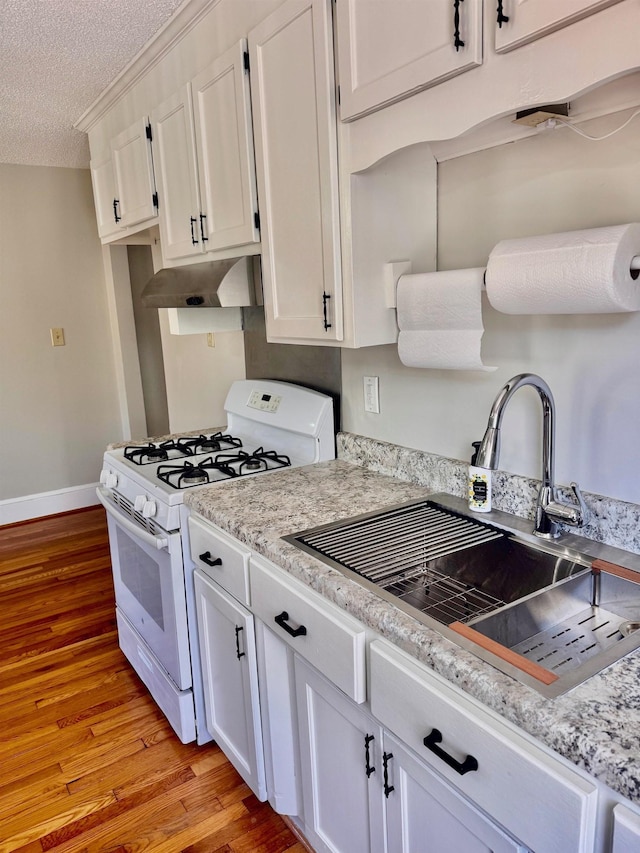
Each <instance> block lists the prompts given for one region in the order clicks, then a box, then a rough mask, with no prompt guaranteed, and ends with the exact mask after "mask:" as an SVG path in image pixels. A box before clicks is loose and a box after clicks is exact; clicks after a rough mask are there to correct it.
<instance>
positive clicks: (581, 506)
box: [571, 483, 589, 527]
mask: <svg viewBox="0 0 640 853" xmlns="http://www.w3.org/2000/svg"><path fill="white" fill-rule="evenodd" d="M571 491H572V492H573V494H574V495H575V498H576V501H577V504H578V507H577V509H578V510H579V513H578V516H579V518H578V522H577V525H576V526H577V527H582V525H583V524H586V523H587V520H588V518H589V510H588V509H587V505H586V503H585V502H584V498H583V497H582V492H581V491H580V486H579V485H578V484H577V483H571Z"/></svg>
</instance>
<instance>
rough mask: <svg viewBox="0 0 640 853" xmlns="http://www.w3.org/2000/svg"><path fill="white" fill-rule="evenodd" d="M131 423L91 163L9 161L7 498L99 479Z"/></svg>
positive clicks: (4, 320)
mask: <svg viewBox="0 0 640 853" xmlns="http://www.w3.org/2000/svg"><path fill="white" fill-rule="evenodd" d="M52 327H62V328H64V334H65V338H66V346H64V347H55V348H54V347H52V346H51V339H50V335H49V329H50V328H52ZM120 434H121V427H120V419H119V412H118V399H117V392H116V384H115V368H114V363H113V353H112V346H111V333H110V327H109V312H108V307H107V299H106V292H105V286H104V273H103V264H102V249H101V246H100V241H99V240H98V235H97V232H96V219H95V210H94V206H93V197H92V192H91V179H90V176H89V172H88V170H86V169H63V168H52V167H46V166H15V165H6V164H2V165H0V472H1V473H0V500H3V499H11V498H18V497H21V496H25V495H34V494H40V493H43V492H51V491H57V490H60V489H65V488H70V487H74V486H81V485H85V484H88V483H94V482H95V481H96V480H97V478H98V475H99V473H100V467H101V463H102V454H103V452H104V448H105V447H106V445H107V444H108V442H110V441H113V440H114V439H115V440H117V439H118V437H119V436H120Z"/></svg>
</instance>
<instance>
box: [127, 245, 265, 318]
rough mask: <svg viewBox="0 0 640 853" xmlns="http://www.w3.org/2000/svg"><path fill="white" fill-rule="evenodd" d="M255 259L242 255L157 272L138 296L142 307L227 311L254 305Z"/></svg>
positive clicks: (256, 268) (255, 257) (257, 260)
mask: <svg viewBox="0 0 640 853" xmlns="http://www.w3.org/2000/svg"><path fill="white" fill-rule="evenodd" d="M256 275H259V258H258V257H257V256H245V257H242V258H229V259H227V260H222V261H207V262H206V263H202V264H192V265H189V266H184V267H171V268H166V269H161V270H159V271H158V272H157V273H156V274H155V275H154V276H152V278H150V279H149V281H148V282H147V284H146V285H145V287H144V290H143V291H142V295H141V301H142V304H143V305H144V306H145V307H146V308H231V307H238V306H246V305H255V301H256V300H255V276H256Z"/></svg>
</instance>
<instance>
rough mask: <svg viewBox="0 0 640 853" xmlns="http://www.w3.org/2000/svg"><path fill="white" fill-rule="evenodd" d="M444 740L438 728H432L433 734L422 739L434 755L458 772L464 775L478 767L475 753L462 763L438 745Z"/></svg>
mask: <svg viewBox="0 0 640 853" xmlns="http://www.w3.org/2000/svg"><path fill="white" fill-rule="evenodd" d="M441 740H442V734H441V732H439V731H438V729H431V734H428V735H427V736H426V738H425V739H424V740H423V741H422V743H423V744H424V745H425V746H426V747H427V749H429V750H430V751H431V752H433V753H434V755H437V756H438V758H441V759H442V760H443V761H444V763H445V764H448V765H449V767H451V768H452V769H453V770H455V771H456V773H459V774H460V775H461V776H464V774H465V773H469V772H471V771H472V770H477V769H478V762H477V761H476V759H475V758H474V757H473V755H467V757H466V758H465V760H464V761H463V762H462V763H460V762H459V761H456V760H455V758H454V757H453V756H452V755H449V753H448V752H445V751H444V749H442V748H441V747H439V746H437V744H439V743H440V741H441Z"/></svg>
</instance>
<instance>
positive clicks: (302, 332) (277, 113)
mask: <svg viewBox="0 0 640 853" xmlns="http://www.w3.org/2000/svg"><path fill="white" fill-rule="evenodd" d="M249 52H250V56H251V91H252V107H253V117H254V128H255V143H256V171H257V176H258V193H259V197H260V222H261V230H262V275H263V283H264V305H265V315H266V324H267V339H268V340H270V341H276V340H284V341H291V342H296V341H298V342H305V341H313V342H314V343H318V342H322V341H326V340H342V337H343V332H342V290H341V288H342V285H341V272H340V231H339V212H338V174H337V169H338V160H337V142H336V117H335V89H334V75H333V50H332V27H331V8H330V0H287V2H285V3H283V5H282V6H280V7H278V8H277V9H276V11H275V12H274V13H273V14H271V15H270V16H269V17H268V18H266V20H265V21H263V22H262V23H261V24H259V25H258V26H257V27H256V28H255V29H254V30H252V31H251V32H250V33H249Z"/></svg>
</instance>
